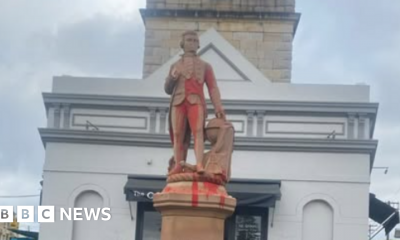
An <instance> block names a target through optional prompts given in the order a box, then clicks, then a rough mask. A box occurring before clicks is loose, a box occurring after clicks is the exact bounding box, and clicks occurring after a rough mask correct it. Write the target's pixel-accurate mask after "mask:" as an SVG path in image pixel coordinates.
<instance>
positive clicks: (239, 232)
mask: <svg viewBox="0 0 400 240" xmlns="http://www.w3.org/2000/svg"><path fill="white" fill-rule="evenodd" d="M137 209H138V212H137V222H136V224H137V225H136V240H159V239H160V238H161V215H160V213H158V212H157V211H156V210H155V209H154V208H153V205H152V203H141V202H139V203H138V208H137ZM267 236H268V209H266V208H252V207H237V208H236V211H235V213H234V214H233V215H232V216H231V217H229V218H228V219H227V220H226V221H225V237H224V240H267Z"/></svg>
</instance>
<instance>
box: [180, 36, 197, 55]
mask: <svg viewBox="0 0 400 240" xmlns="http://www.w3.org/2000/svg"><path fill="white" fill-rule="evenodd" d="M181 48H182V49H183V51H184V52H185V53H186V52H197V49H199V48H200V43H199V35H197V32H195V31H186V32H184V33H183V34H182V39H181Z"/></svg>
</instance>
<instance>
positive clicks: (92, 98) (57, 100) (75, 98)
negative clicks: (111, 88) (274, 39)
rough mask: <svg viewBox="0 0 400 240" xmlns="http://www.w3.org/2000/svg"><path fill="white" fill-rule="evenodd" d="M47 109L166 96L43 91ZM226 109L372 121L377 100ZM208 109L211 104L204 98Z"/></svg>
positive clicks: (139, 102) (152, 101)
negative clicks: (352, 116) (364, 117)
mask: <svg viewBox="0 0 400 240" xmlns="http://www.w3.org/2000/svg"><path fill="white" fill-rule="evenodd" d="M43 99H44V103H45V106H46V109H48V108H49V107H51V106H52V105H54V104H71V108H72V107H73V106H79V107H88V108H97V109H98V108H113V109H127V110H128V109H130V110H132V109H138V108H140V109H143V110H146V111H148V109H149V107H150V108H151V107H156V108H169V101H170V100H169V99H168V98H160V97H136V96H111V95H87V94H65V93H43ZM222 103H223V105H224V108H225V110H227V111H228V112H235V111H241V112H246V111H253V112H255V111H267V112H268V113H269V114H270V115H273V114H274V113H282V112H291V113H294V114H297V113H302V114H317V115H324V114H325V115H330V116H344V117H348V115H349V114H351V113H358V114H368V115H370V116H371V118H372V119H373V120H374V119H375V117H376V114H377V112H378V106H379V104H378V103H354V102H299V101H261V100H223V101H222ZM207 104H208V105H209V107H210V109H211V108H212V104H211V102H210V101H207Z"/></svg>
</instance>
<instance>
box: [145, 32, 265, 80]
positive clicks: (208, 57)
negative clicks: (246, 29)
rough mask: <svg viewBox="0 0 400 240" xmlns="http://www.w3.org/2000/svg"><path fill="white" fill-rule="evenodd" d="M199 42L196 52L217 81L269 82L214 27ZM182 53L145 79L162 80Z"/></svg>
mask: <svg viewBox="0 0 400 240" xmlns="http://www.w3.org/2000/svg"><path fill="white" fill-rule="evenodd" d="M200 44H201V47H200V49H199V51H198V54H199V56H200V57H201V58H202V59H203V60H204V61H206V62H208V63H209V64H210V65H211V66H213V69H214V73H215V76H216V78H217V80H218V81H235V82H237V81H239V82H240V81H243V82H253V83H261V84H265V83H270V82H271V81H270V80H269V79H268V78H266V77H265V76H264V74H263V73H261V72H260V71H259V70H258V69H257V68H256V67H255V66H254V65H253V64H252V63H251V62H250V61H249V60H247V59H246V58H245V57H244V56H243V55H242V54H241V53H240V52H239V51H238V50H237V49H236V48H235V47H233V46H232V45H231V44H230V43H229V42H228V41H227V40H226V39H225V38H224V37H222V36H221V35H220V34H219V33H218V32H217V31H216V30H215V29H214V28H210V29H209V30H207V31H206V32H205V33H203V34H202V35H201V36H200ZM182 53H183V51H182V50H181V51H180V52H179V53H178V54H176V55H175V56H174V57H172V58H171V59H170V60H168V61H167V62H166V63H164V65H162V66H161V67H160V68H159V69H157V70H156V71H155V72H154V73H152V74H151V75H149V76H148V77H147V79H146V80H145V81H153V80H154V81H160V80H162V81H164V79H165V77H166V76H167V75H168V72H169V69H170V66H171V65H172V64H173V63H175V62H176V61H178V60H179V58H180V56H181V54H182Z"/></svg>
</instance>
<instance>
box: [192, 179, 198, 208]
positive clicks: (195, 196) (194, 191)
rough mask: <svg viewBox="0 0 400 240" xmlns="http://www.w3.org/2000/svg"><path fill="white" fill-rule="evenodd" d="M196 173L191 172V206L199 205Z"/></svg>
mask: <svg viewBox="0 0 400 240" xmlns="http://www.w3.org/2000/svg"><path fill="white" fill-rule="evenodd" d="M195 176H196V174H193V178H194V179H193V183H192V206H193V207H197V206H198V205H199V183H198V182H197V178H196V177H195Z"/></svg>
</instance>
